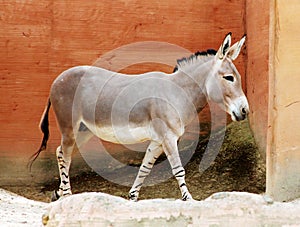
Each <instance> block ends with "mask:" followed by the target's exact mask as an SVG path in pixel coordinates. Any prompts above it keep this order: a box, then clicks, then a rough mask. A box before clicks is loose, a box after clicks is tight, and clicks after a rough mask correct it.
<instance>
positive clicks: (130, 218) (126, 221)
mask: <svg viewBox="0 0 300 227" xmlns="http://www.w3.org/2000/svg"><path fill="white" fill-rule="evenodd" d="M43 218H44V221H47V226H49V227H52V226H89V227H90V226H97V227H98V226H114V227H115V226H128V227H129V226H130V227H131V226H209V225H215V226H245V225H247V226H262V225H267V224H272V225H279V226H281V225H300V200H296V201H294V202H289V203H279V202H273V201H272V200H270V199H265V198H264V197H263V196H261V195H256V194H251V193H245V192H220V193H216V194H214V195H212V196H211V197H209V198H208V199H206V200H204V201H191V202H183V201H181V200H172V199H153V200H141V201H138V202H131V201H128V200H125V199H123V198H120V197H116V196H111V195H107V194H104V193H96V192H92V193H82V194H76V195H72V196H69V197H66V198H64V199H62V200H59V201H56V202H54V203H51V204H50V205H49V208H48V211H47V213H46V214H45V215H44V217H43Z"/></svg>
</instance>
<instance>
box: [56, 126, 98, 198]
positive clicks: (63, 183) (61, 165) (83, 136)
mask: <svg viewBox="0 0 300 227" xmlns="http://www.w3.org/2000/svg"><path fill="white" fill-rule="evenodd" d="M92 137H93V133H92V132H91V131H90V130H88V129H87V128H85V129H84V130H81V128H80V129H79V131H78V132H77V135H76V141H75V139H74V136H73V135H67V136H63V139H62V145H61V146H59V147H58V148H57V150H56V157H57V162H58V169H59V176H60V186H59V190H58V191H54V192H53V194H52V198H51V201H56V200H58V199H59V198H60V197H61V196H66V195H71V194H72V191H71V184H70V178H69V169H70V165H71V156H72V152H73V150H74V148H75V146H77V147H78V148H79V147H80V146H82V145H83V144H85V143H86V142H87V141H88V140H89V139H91V138H92Z"/></svg>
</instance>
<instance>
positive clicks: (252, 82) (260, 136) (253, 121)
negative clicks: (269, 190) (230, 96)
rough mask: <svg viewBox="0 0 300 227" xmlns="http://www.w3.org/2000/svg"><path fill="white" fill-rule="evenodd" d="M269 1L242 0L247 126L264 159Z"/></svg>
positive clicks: (266, 124)
mask: <svg viewBox="0 0 300 227" xmlns="http://www.w3.org/2000/svg"><path fill="white" fill-rule="evenodd" d="M269 5H270V3H269V1H265V0H257V1H251V0H247V1H246V18H247V20H246V31H247V62H246V64H247V66H246V68H247V70H246V71H247V77H246V84H247V85H246V87H247V98H248V101H249V103H250V112H251V113H250V115H249V117H250V125H251V128H252V130H253V132H255V133H254V137H255V140H256V142H257V144H258V146H259V148H260V151H261V154H262V157H264V158H266V144H267V129H268V105H269V57H270V54H269V48H270V46H269V23H270V20H269V18H270V13H269V12H270V9H269Z"/></svg>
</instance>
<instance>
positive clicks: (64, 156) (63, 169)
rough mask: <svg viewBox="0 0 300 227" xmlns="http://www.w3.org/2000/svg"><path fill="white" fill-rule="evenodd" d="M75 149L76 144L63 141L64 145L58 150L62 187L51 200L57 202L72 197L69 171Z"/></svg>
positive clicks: (70, 141)
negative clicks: (62, 198) (68, 196)
mask: <svg viewBox="0 0 300 227" xmlns="http://www.w3.org/2000/svg"><path fill="white" fill-rule="evenodd" d="M73 149H74V142H73V141H72V140H69V141H68V142H66V141H63V142H62V145H61V146H59V147H58V148H57V150H56V157H57V162H58V169H59V176H60V186H59V190H58V191H54V193H53V195H52V198H51V200H52V201H55V200H57V199H59V198H60V197H61V196H66V195H71V194H72V191H71V184H70V178H69V169H70V165H71V154H72V151H73Z"/></svg>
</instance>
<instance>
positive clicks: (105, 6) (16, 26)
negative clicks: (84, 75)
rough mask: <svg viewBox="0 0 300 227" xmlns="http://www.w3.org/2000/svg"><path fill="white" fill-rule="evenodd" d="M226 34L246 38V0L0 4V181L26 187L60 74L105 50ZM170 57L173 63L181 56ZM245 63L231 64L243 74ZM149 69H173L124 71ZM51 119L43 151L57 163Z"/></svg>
mask: <svg viewBox="0 0 300 227" xmlns="http://www.w3.org/2000/svg"><path fill="white" fill-rule="evenodd" d="M229 31H231V32H233V39H234V40H233V41H237V40H238V39H239V38H240V37H241V36H242V35H243V34H244V33H245V0H234V1H231V0H226V1H224V0H202V1H199V0H197V1H195V0H191V1H173V0H163V1H159V0H150V1H136V0H117V1H108V0H103V1H83V0H81V1H79V0H72V1H71V0H66V1H53V0H40V1H37V0H32V1H29V0H23V1H8V0H4V1H2V2H1V3H0V34H1V36H0V62H1V64H0V76H1V81H0V89H1V95H0V106H1V109H0V125H1V131H0V162H1V163H0V164H1V168H0V169H1V171H0V182H1V180H2V179H4V178H5V179H7V177H10V180H11V179H12V178H11V177H17V178H18V179H19V180H21V182H24V181H26V182H27V180H28V179H27V178H26V177H25V176H27V175H26V174H27V172H26V171H25V170H26V169H25V164H26V162H27V158H28V157H29V156H30V155H31V154H32V153H33V152H34V151H35V150H36V148H37V147H38V146H39V143H40V140H41V133H40V131H39V129H38V124H39V121H40V117H41V114H42V112H43V109H44V106H45V104H46V101H47V96H48V91H49V89H50V85H51V83H52V81H53V80H54V79H55V78H56V76H57V75H58V74H59V73H60V72H61V71H63V70H65V69H67V68H69V67H72V66H75V65H85V64H88V65H90V64H93V63H94V62H95V61H96V60H97V59H98V58H99V57H101V56H102V55H103V54H105V53H106V52H108V51H111V50H113V49H115V48H118V47H120V46H122V45H126V44H131V43H133V42H138V41H162V42H168V43H171V44H176V45H178V46H180V47H183V48H186V49H188V50H190V51H192V52H194V51H197V50H203V49H204V50H205V49H208V48H215V49H217V48H218V47H219V45H220V43H221V41H222V39H223V38H224V36H225V34H227V33H228V32H229ZM145 54H147V53H145ZM173 57H174V65H175V62H176V59H177V58H179V57H182V56H173ZM245 58H246V57H245V55H241V56H240V57H239V58H238V60H237V63H236V65H237V67H238V69H239V71H240V73H241V74H242V75H244V74H245V70H246V67H245V62H246V61H245ZM147 70H164V71H171V70H172V67H171V66H162V65H155V64H145V65H143V66H139V67H136V68H134V67H130V70H129V69H128V72H131V73H138V72H143V71H147ZM125 71H126V70H125ZM50 115H51V119H50V126H51V131H50V133H51V136H50V140H49V152H50V153H51V158H53V160H55V155H54V149H55V148H56V146H57V145H58V144H59V140H60V137H59V133H58V130H57V128H56V124H55V119H54V117H53V113H52V112H51V114H50ZM13 166H14V167H16V166H17V167H18V168H16V169H15V168H13ZM52 175H53V173H52ZM2 182H3V181H2Z"/></svg>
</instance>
